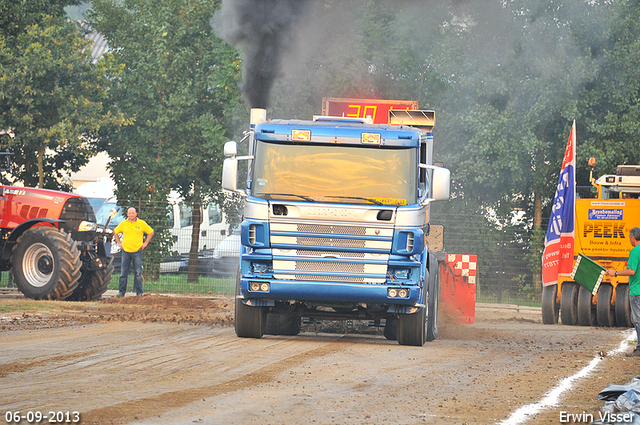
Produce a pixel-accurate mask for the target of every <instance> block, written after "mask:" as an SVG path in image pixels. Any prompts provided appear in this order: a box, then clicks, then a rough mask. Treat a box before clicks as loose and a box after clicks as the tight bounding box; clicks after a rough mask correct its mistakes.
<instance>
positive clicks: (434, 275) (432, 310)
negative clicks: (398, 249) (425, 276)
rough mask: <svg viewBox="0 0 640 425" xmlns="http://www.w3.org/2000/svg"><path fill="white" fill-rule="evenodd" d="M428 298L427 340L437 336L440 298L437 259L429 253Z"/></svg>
mask: <svg viewBox="0 0 640 425" xmlns="http://www.w3.org/2000/svg"><path fill="white" fill-rule="evenodd" d="M427 287H428V289H429V300H428V302H427V304H428V305H429V309H428V311H427V313H428V314H427V341H433V340H435V339H436V338H438V301H439V298H440V266H439V265H438V260H436V258H435V257H434V256H432V255H429V284H428V285H427Z"/></svg>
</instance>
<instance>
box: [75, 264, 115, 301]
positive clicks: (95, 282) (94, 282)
mask: <svg viewBox="0 0 640 425" xmlns="http://www.w3.org/2000/svg"><path fill="white" fill-rule="evenodd" d="M112 273H113V258H109V264H108V265H107V267H105V268H104V269H99V270H90V271H86V272H84V273H83V274H82V277H81V278H80V281H79V283H78V286H77V287H76V289H75V291H73V294H71V296H70V297H69V298H67V299H68V300H70V301H96V300H99V299H100V298H101V297H102V294H104V293H105V292H107V288H108V287H109V283H111V274H112Z"/></svg>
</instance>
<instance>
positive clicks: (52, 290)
mask: <svg viewBox="0 0 640 425" xmlns="http://www.w3.org/2000/svg"><path fill="white" fill-rule="evenodd" d="M11 263H12V269H11V270H12V272H13V277H14V280H15V282H16V285H17V286H18V289H20V291H21V292H22V293H23V294H24V295H25V296H26V297H27V298H33V299H36V300H44V299H49V300H64V299H67V298H68V297H69V296H70V295H71V294H72V293H73V291H74V289H75V288H76V286H78V281H79V279H80V267H81V266H82V262H81V261H80V251H79V250H78V247H77V245H76V242H75V241H74V240H72V239H71V235H70V234H69V233H66V232H64V231H63V230H58V229H56V228H54V227H45V226H38V227H32V228H31V229H29V230H27V231H26V232H24V233H23V234H22V235H21V236H20V237H19V238H18V240H17V241H16V245H15V247H14V248H13V253H12V257H11Z"/></svg>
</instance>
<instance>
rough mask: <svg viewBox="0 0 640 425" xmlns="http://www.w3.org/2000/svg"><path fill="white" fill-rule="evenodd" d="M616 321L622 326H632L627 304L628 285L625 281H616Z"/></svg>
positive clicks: (629, 308)
mask: <svg viewBox="0 0 640 425" xmlns="http://www.w3.org/2000/svg"><path fill="white" fill-rule="evenodd" d="M616 323H617V324H618V326H620V327H623V328H632V327H633V323H631V306H630V305H629V285H627V284H626V283H618V286H616Z"/></svg>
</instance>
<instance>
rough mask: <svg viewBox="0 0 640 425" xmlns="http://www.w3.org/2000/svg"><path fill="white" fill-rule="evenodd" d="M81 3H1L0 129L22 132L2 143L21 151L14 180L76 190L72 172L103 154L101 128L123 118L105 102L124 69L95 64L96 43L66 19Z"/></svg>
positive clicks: (17, 158)
mask: <svg viewBox="0 0 640 425" xmlns="http://www.w3.org/2000/svg"><path fill="white" fill-rule="evenodd" d="M41 3H43V4H41ZM45 3H46V4H45ZM75 3H76V2H75V1H66V2H60V1H57V2H38V1H34V2H28V1H25V2H2V3H0V11H2V12H5V13H6V14H2V19H1V20H0V23H1V25H2V26H0V99H2V102H0V128H2V129H11V130H12V132H13V133H14V134H15V138H14V139H9V138H8V137H3V139H2V145H3V148H9V149H10V150H11V151H13V152H14V154H15V156H14V161H15V166H14V167H13V168H12V174H13V177H14V179H16V180H19V181H22V182H23V183H24V184H25V185H28V186H35V185H38V186H39V187H48V188H59V187H66V188H67V189H69V188H70V187H69V185H68V183H67V184H65V183H64V180H65V177H68V174H69V173H71V172H73V171H77V170H78V169H79V168H80V167H81V166H82V165H84V164H86V162H87V161H88V159H89V158H90V157H91V156H93V155H94V154H95V153H96V150H97V146H96V135H97V132H98V131H99V130H100V128H101V127H102V126H104V125H119V124H123V123H124V120H123V118H122V117H121V116H120V115H111V114H109V112H108V111H107V110H105V108H104V105H103V103H102V100H103V99H104V98H105V96H106V93H107V91H108V86H109V78H112V77H114V76H115V75H117V72H118V70H117V68H112V67H111V65H112V64H111V63H110V62H109V61H108V60H103V61H100V62H98V63H93V62H92V60H91V44H90V42H89V41H88V40H86V39H85V38H84V36H83V34H82V33H81V31H80V29H79V28H78V26H77V25H76V24H75V23H73V22H69V21H66V20H65V18H64V15H63V13H64V12H63V9H62V7H63V6H64V5H67V4H75ZM40 6H42V9H41V10H42V11H44V12H47V13H54V14H49V15H47V14H44V13H42V12H40V11H39V10H37V7H40Z"/></svg>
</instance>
